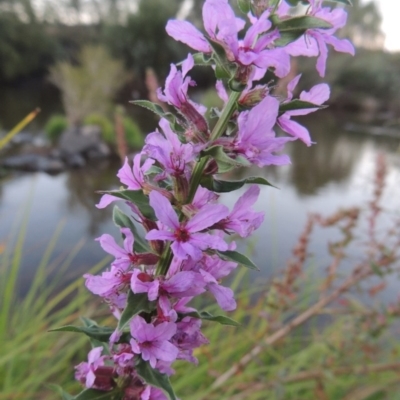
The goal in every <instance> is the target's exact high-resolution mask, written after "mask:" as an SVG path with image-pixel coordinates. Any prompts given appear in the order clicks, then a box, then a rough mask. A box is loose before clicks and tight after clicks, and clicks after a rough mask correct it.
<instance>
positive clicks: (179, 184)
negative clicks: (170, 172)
mask: <svg viewBox="0 0 400 400" xmlns="http://www.w3.org/2000/svg"><path fill="white" fill-rule="evenodd" d="M173 181H174V195H175V198H176V200H178V202H179V203H185V201H186V199H187V197H188V194H189V182H188V180H187V179H186V177H185V176H183V175H180V176H174V177H173Z"/></svg>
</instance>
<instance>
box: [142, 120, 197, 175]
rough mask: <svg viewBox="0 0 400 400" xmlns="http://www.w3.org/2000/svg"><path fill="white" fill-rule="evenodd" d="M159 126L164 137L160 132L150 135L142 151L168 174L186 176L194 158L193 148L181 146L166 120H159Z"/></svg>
mask: <svg viewBox="0 0 400 400" xmlns="http://www.w3.org/2000/svg"><path fill="white" fill-rule="evenodd" d="M160 126H161V128H162V130H163V132H164V135H165V136H163V135H162V134H161V133H160V132H153V133H150V134H149V135H148V136H147V138H146V145H145V147H144V148H143V151H144V152H146V153H147V154H148V155H149V156H150V157H152V158H154V159H155V160H157V161H158V162H159V163H160V164H161V165H162V166H163V167H164V169H165V171H166V172H167V173H168V174H170V175H172V176H174V177H178V176H181V175H185V174H187V173H188V172H189V168H188V164H189V163H190V162H192V161H193V160H194V158H195V154H194V148H193V146H192V145H191V144H183V143H182V142H181V141H180V140H179V138H178V136H177V135H176V134H175V133H174V132H173V131H172V129H171V127H170V125H169V122H168V121H167V120H166V119H164V118H162V119H161V120H160Z"/></svg>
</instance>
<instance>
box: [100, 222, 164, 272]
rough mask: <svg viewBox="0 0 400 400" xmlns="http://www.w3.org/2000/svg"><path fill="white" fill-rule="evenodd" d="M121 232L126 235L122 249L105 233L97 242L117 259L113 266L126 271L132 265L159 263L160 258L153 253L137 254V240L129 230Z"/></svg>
mask: <svg viewBox="0 0 400 400" xmlns="http://www.w3.org/2000/svg"><path fill="white" fill-rule="evenodd" d="M121 232H122V233H123V234H124V235H125V239H124V247H123V248H121V247H120V246H118V245H117V243H116V242H115V239H114V238H113V237H112V236H111V235H109V234H107V233H105V234H104V235H101V236H100V237H98V238H97V239H96V240H97V241H99V242H100V246H101V247H102V248H103V250H104V251H105V252H107V253H108V254H111V255H112V256H114V257H115V260H114V262H113V265H115V266H118V267H120V268H121V269H122V270H126V269H127V268H129V266H130V265H132V264H133V265H154V264H156V263H157V261H158V258H159V257H158V256H157V255H155V254H152V253H135V251H134V250H133V245H134V242H135V239H134V237H133V235H132V232H131V230H130V229H129V228H121Z"/></svg>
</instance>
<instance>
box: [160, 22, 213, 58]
mask: <svg viewBox="0 0 400 400" xmlns="http://www.w3.org/2000/svg"><path fill="white" fill-rule="evenodd" d="M165 29H166V31H167V33H168V35H170V36H171V37H173V38H174V39H175V40H178V41H180V42H183V43H185V44H187V45H188V46H190V47H191V48H192V49H195V50H198V51H201V52H203V53H211V52H212V49H211V46H210V45H209V44H208V42H207V40H206V39H205V37H204V36H203V34H202V33H201V32H200V31H199V30H198V29H197V28H195V27H194V26H193V25H192V24H191V23H190V22H187V21H177V20H170V21H168V23H167V26H166V28H165Z"/></svg>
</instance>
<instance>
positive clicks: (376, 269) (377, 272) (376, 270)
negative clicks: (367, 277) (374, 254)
mask: <svg viewBox="0 0 400 400" xmlns="http://www.w3.org/2000/svg"><path fill="white" fill-rule="evenodd" d="M370 265H371V269H372V271H373V272H374V274H375V275H378V276H380V277H383V276H384V274H383V272H382V270H381V268H379V265H377V264H375V263H374V262H371V264H370Z"/></svg>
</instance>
